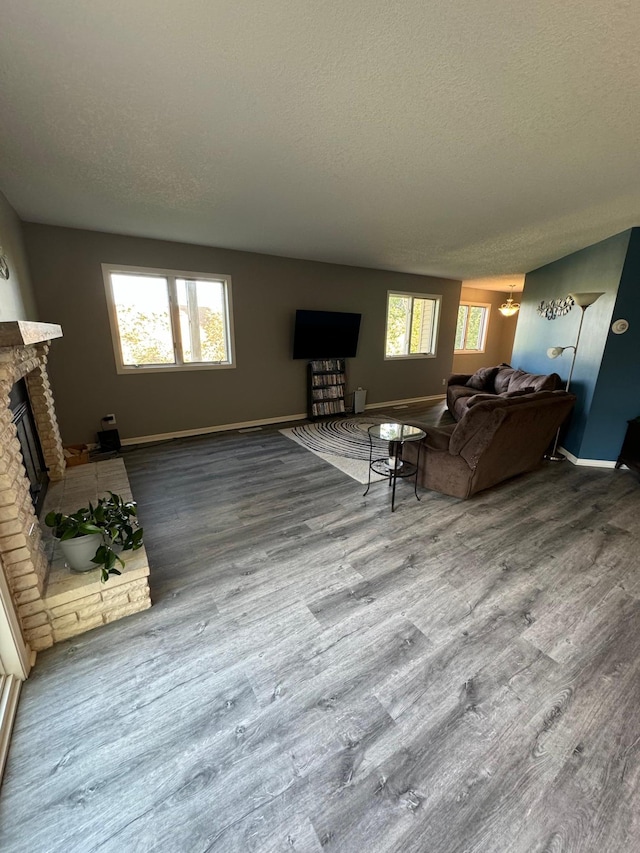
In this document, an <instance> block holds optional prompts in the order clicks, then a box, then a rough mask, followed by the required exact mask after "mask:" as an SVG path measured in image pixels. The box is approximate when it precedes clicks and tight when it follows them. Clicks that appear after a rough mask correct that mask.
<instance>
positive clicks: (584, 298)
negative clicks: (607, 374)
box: [545, 291, 603, 462]
mask: <svg viewBox="0 0 640 853" xmlns="http://www.w3.org/2000/svg"><path fill="white" fill-rule="evenodd" d="M569 296H570V297H571V298H572V299H573V302H574V305H577V306H578V307H579V308H580V325H579V326H578V336H577V338H576V342H575V344H574V345H573V346H568V347H550V348H549V349H548V350H547V355H548V356H549V358H558V356H560V355H562V353H563V352H564V351H565V350H573V356H572V358H571V367H570V368H569V375H568V377H567V381H566V384H565V386H564V390H565V391H568V390H569V387H570V385H571V378H572V376H573V368H574V365H575V363H576V356H577V354H578V346H579V345H580V335H581V334H582V324H583V322H584V312H585V311H586V310H587V308H588V307H589V306H590V305H593V303H594V302H595V301H596V300H597V299H600V297H601V296H603V291H601V292H599V293H595V292H591V293H570V294H569ZM560 429H561V428H560V427H558V431H557V433H556V438H555V441H554V442H553V449H552V450H551V453H548V454H547V455H546V456H545V459H549V460H551V462H561V461H563V460H564V459H565V457H564V456H563V455H562V454H561V453H558V442H559V441H560Z"/></svg>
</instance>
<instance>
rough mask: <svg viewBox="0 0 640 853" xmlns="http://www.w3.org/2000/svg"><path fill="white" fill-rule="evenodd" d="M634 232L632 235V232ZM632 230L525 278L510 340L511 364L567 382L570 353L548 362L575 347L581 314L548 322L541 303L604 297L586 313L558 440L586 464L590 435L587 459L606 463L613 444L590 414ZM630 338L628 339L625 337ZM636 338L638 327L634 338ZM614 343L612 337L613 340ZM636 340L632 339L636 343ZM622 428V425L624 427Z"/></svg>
mask: <svg viewBox="0 0 640 853" xmlns="http://www.w3.org/2000/svg"><path fill="white" fill-rule="evenodd" d="M634 230H635V229H634ZM631 236H632V232H631V230H628V231H624V232H622V233H621V234H616V235H615V236H613V237H609V238H608V239H607V240H603V241H601V242H600V243H596V244H595V245H593V246H588V247H587V248H585V249H581V250H580V251H578V252H574V253H573V254H571V255H567V256H566V257H564V258H560V259H559V260H557V261H554V262H553V263H550V264H546V265H545V266H544V267H540V268H539V269H537V270H533V271H532V272H530V273H528V274H527V276H526V278H525V286H524V293H523V296H522V301H521V304H522V307H521V309H520V316H519V318H518V326H517V329H516V336H515V340H514V347H513V356H512V359H511V363H512V365H513V366H514V367H519V368H520V369H521V370H526V371H529V372H532V373H552V372H556V373H559V374H560V376H561V377H562V378H563V380H566V378H567V376H568V373H569V368H570V366H571V357H572V352H571V351H568V352H565V353H564V354H563V355H562V356H561V357H560V358H557V359H550V358H548V357H547V349H548V348H549V347H553V346H571V345H574V344H575V342H576V338H577V334H578V326H579V323H580V313H581V309H580V308H578V307H577V306H574V307H573V308H572V310H571V311H570V312H569V313H568V314H566V315H565V316H564V317H558V318H557V319H556V320H546V319H545V318H544V317H540V316H539V314H538V313H537V310H536V309H537V307H538V305H539V304H540V302H541V301H542V300H544V301H545V302H549V301H550V300H552V299H562V298H564V297H565V296H568V294H569V293H571V292H578V293H584V292H589V291H602V292H603V293H604V295H603V296H601V297H600V299H598V301H597V302H595V303H594V304H593V305H591V306H590V307H589V308H587V309H586V311H585V316H584V323H583V327H582V335H581V338H580V347H579V350H578V355H577V358H576V364H575V368H574V373H573V379H572V382H571V390H572V392H573V393H575V394H576V395H577V397H578V400H577V402H576V407H575V409H574V411H573V414H572V416H571V420H570V422H569V424H568V426H567V429H566V431H565V432H564V433H563V436H562V446H563V447H565V448H566V449H567V450H568V451H569V452H570V453H572V454H574V456H577V457H579V458H585V457H584V453H583V449H582V444H583V440H584V439H585V438H586V435H587V432H588V434H589V453H590V454H591V455H590V456H589V457H587V458H590V459H610V460H614V459H615V458H616V457H617V451H616V453H615V455H611V447H612V442H611V441H608V442H605V441H603V440H599V439H598V438H597V436H600V434H601V430H602V427H601V426H600V424H599V423H597V422H596V421H595V420H594V421H593V422H592V421H591V409H592V406H593V403H594V398H595V394H596V388H597V386H598V381H599V377H600V370H601V365H602V363H603V359H604V356H605V349H606V347H607V343H608V339H609V337H611V334H610V332H609V327H610V325H611V319H612V315H613V313H614V308H615V307H616V301H617V299H618V290H619V286H620V281H621V277H622V274H623V269H624V267H625V260H626V258H627V250H628V248H629V243H630V239H631ZM628 334H629V333H628ZM638 334H640V327H639V329H638V332H637V333H636V335H638ZM614 337H615V336H614ZM638 340H640V337H636V341H638ZM625 426H626V424H625Z"/></svg>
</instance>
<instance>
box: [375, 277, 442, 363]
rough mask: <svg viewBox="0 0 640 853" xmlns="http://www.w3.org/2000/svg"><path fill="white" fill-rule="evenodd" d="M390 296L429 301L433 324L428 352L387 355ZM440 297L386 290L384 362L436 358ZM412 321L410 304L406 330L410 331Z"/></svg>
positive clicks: (438, 295)
mask: <svg viewBox="0 0 640 853" xmlns="http://www.w3.org/2000/svg"><path fill="white" fill-rule="evenodd" d="M392 296H404V297H410V298H411V299H412V300H413V299H431V300H432V301H433V302H434V303H435V304H434V306H433V323H432V328H431V341H430V346H429V351H428V352H410V353H406V354H404V353H403V354H402V355H387V334H388V332H389V299H390V298H391V297H392ZM441 303H442V296H441V295H440V294H439V293H413V292H410V291H408V290H387V303H386V309H385V317H384V360H385V361H402V360H404V359H408V358H436V356H437V350H438V334H439V332H440V309H441ZM412 319H413V302H412V303H411V314H410V315H409V324H408V328H409V329H411V322H412Z"/></svg>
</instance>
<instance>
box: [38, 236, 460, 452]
mask: <svg viewBox="0 0 640 853" xmlns="http://www.w3.org/2000/svg"><path fill="white" fill-rule="evenodd" d="M24 228H25V235H26V242H27V251H28V255H29V263H30V266H31V271H32V277H33V283H34V288H35V293H36V300H37V304H38V309H39V313H40V318H41V319H42V320H43V321H45V322H52V323H60V324H61V326H62V329H63V333H64V338H63V339H62V340H59V341H55V342H54V344H53V346H52V349H51V356H50V368H51V379H52V385H53V389H54V393H55V396H56V405H57V410H58V416H59V420H60V425H61V429H62V434H63V439H64V441H65V442H66V443H74V442H80V441H93V440H94V438H95V433H96V431H97V430H98V429H99V428H100V418H101V416H102V415H104V414H107V413H110V412H114V413H115V414H116V417H117V421H118V427H119V429H120V434H121V436H122V437H123V438H132V437H139V436H145V435H156V434H158V433H166V432H176V431H180V430H190V429H199V428H206V427H209V426H216V425H220V424H228V423H240V422H244V421H252V420H258V419H262V418H273V419H277V418H282V417H285V416H287V415H293V414H298V413H303V412H305V411H306V363H305V362H303V361H293V360H292V358H291V349H292V334H293V319H294V314H295V309H296V308H309V309H319V310H323V309H326V310H336V311H356V312H360V313H362V315H363V316H362V325H361V331H360V342H359V347H358V355H357V357H356V358H354V359H349V361H348V363H347V372H348V383H349V387H350V389H351V390H353V388H355V387H357V386H359V385H360V386H362V387H363V388H366V389H367V390H368V392H369V394H368V398H367V402H369V403H375V402H384V401H387V400H400V399H407V398H412V397H422V396H430V395H436V394H442V393H443V387H442V380H443V378H444V377H446V376H447V375H448V374H449V373H450V372H451V364H452V357H453V342H454V334H455V320H456V313H457V308H458V303H459V298H460V282H459V281H451V280H448V279H438V278H430V277H427V276H416V275H405V274H400V273H394V272H385V271H381V270H372V269H362V268H358V267H346V266H338V265H334V264H322V263H315V262H310V261H300V260H293V259H288V258H280V257H274V256H269V255H258V254H253V253H248V252H236V251H230V250H224V249H213V248H210V247H205V246H194V245H188V244H183V243H169V242H163V241H159V240H149V239H143V238H136V237H124V236H118V235H113V234H103V233H99V232H94V231H81V230H76V229H69V228H57V227H51V226H45V225H37V224H25V226H24ZM101 263H113V264H130V265H133V266H142V267H159V268H167V269H178V270H188V271H194V272H204V273H222V274H229V275H231V276H232V280H233V305H234V319H235V333H236V334H235V342H236V361H237V367H236V368H235V369H229V370H201V371H190V372H176V373H172V374H169V375H166V374H158V373H154V374H147V375H140V374H136V375H118V374H117V373H116V368H115V361H114V354H113V347H112V342H111V334H110V330H109V321H108V316H107V303H106V297H105V292H104V284H103V279H102V271H101V268H100V264H101ZM395 289H397V290H404V291H411V292H416V293H436V294H438V293H439V294H442V296H443V300H442V315H441V322H440V335H439V339H438V350H437V357H436V358H434V359H415V360H407V361H399V362H389V361H384V358H383V351H384V328H385V310H386V294H387V290H395Z"/></svg>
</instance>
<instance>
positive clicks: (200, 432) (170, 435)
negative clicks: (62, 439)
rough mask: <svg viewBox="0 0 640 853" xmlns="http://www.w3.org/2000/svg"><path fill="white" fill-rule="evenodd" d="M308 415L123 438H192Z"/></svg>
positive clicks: (134, 440) (145, 440)
mask: <svg viewBox="0 0 640 853" xmlns="http://www.w3.org/2000/svg"><path fill="white" fill-rule="evenodd" d="M306 417H307V415H306V413H305V414H303V415H283V416H282V417H279V418H261V419H260V420H258V421H240V422H239V423H236V424H218V425H217V426H210V427H197V428H196V429H181V430H178V431H177V432H158V433H156V434H155V435H138V436H135V437H134V438H123V439H122V444H125V445H128V444H149V443H150V442H152V441H168V440H169V439H171V438H191V436H194V435H207V433H210V432H227V431H228V430H232V429H246V427H254V426H265V425H266V424H280V423H284V422H285V421H303V420H304V419H305V418H306Z"/></svg>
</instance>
